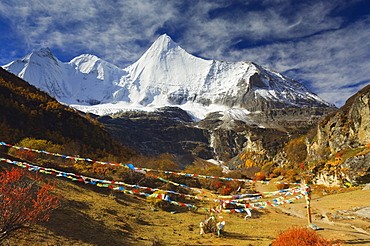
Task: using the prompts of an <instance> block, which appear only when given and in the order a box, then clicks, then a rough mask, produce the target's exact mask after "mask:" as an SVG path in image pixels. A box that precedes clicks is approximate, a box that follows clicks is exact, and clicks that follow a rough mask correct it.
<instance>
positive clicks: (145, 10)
mask: <svg viewBox="0 0 370 246" xmlns="http://www.w3.org/2000/svg"><path fill="white" fill-rule="evenodd" d="M365 2H366V1H364V0H352V1H346V0H338V1H325V0H312V1H296V0H288V1H287V0H251V1H242V0H240V1H238V0H236V1H211V0H203V1H194V0H184V1H167V0H157V1H149V0H140V1H129V0H123V1H117V0H111V1H105V0H79V1H74V0H61V1H48V0H28V1H23V0H8V1H1V2H0V22H1V21H2V20H5V21H6V23H7V32H8V33H9V37H10V36H11V37H12V40H13V41H14V44H12V45H10V44H9V45H8V46H9V50H7V51H6V50H5V48H3V49H1V48H0V51H1V54H5V52H7V57H6V58H4V55H3V57H1V58H0V61H5V60H6V59H8V60H9V59H13V58H14V56H16V55H19V50H24V52H30V51H31V50H33V49H37V48H40V47H46V46H47V47H50V48H51V49H52V51H54V52H56V53H57V54H56V55H57V57H58V58H60V59H62V60H64V61H66V59H71V58H73V57H75V56H77V55H80V54H82V53H92V54H95V55H97V56H99V57H101V58H103V59H105V60H107V61H110V62H113V63H115V64H116V65H118V66H121V67H123V66H125V65H128V64H129V63H132V62H134V61H136V60H137V59H138V58H139V57H140V56H141V55H142V54H143V52H144V51H145V50H146V49H147V48H148V47H149V46H150V44H151V43H152V42H154V41H155V39H156V38H157V37H158V36H159V35H160V34H162V33H164V32H166V33H168V34H169V35H170V36H172V37H173V38H174V40H175V41H176V42H178V43H179V44H180V45H181V46H182V47H183V48H184V49H185V50H187V51H188V52H190V53H192V54H195V55H198V56H201V57H204V58H207V59H219V60H225V61H241V60H245V61H246V60H248V61H254V62H256V63H258V64H260V65H264V66H266V67H268V68H272V69H275V70H276V71H279V72H283V73H284V74H286V75H288V76H290V77H292V78H294V79H296V80H298V81H300V82H303V83H304V84H305V85H306V86H308V87H309V88H310V89H311V90H313V91H314V92H316V93H317V94H319V95H320V96H321V97H323V98H324V99H326V100H328V101H330V102H333V103H336V104H337V105H342V104H343V103H344V101H345V100H346V99H347V98H348V97H349V96H350V95H352V94H354V93H355V92H356V91H358V90H359V89H360V88H361V87H363V86H364V85H365V84H367V83H369V81H370V76H369V74H368V73H367V70H368V68H369V65H370V64H369V63H370V59H369V57H370V56H369V55H370V54H369V53H370V47H369V46H370V42H369V37H370V28H369V27H370V17H369V15H366V11H365V12H364V11H362V12H363V13H364V14H363V16H362V17H361V18H359V19H356V22H353V21H352V22H350V21H349V17H350V16H348V14H349V13H347V12H350V11H353V10H354V8H356V6H360V7H361V6H364V3H365ZM0 42H1V40H0ZM8 46H7V47H8ZM4 47H5V46H4ZM16 47H17V48H18V50H17V48H16ZM22 55H25V54H22ZM9 61H10V60H9Z"/></svg>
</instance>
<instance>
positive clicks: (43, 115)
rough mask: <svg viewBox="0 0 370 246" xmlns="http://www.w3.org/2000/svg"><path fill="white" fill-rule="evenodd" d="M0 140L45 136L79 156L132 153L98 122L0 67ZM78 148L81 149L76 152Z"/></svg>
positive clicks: (132, 152) (14, 140)
mask: <svg viewBox="0 0 370 246" xmlns="http://www.w3.org/2000/svg"><path fill="white" fill-rule="evenodd" d="M0 105H1V107H0V141H4V142H7V143H9V144H16V143H17V142H19V141H21V140H22V139H24V138H35V139H45V140H48V141H51V142H53V143H55V144H60V145H63V146H69V147H71V148H72V149H73V150H74V151H77V152H79V153H76V154H80V155H83V154H85V155H87V154H89V155H91V153H94V155H96V156H100V158H101V157H103V156H105V155H107V153H109V154H111V155H116V156H120V157H121V158H122V159H128V158H129V157H130V156H132V155H134V154H135V152H134V151H133V150H131V149H128V148H126V147H123V146H122V145H121V144H119V143H118V142H116V141H114V140H113V139H112V138H111V137H110V136H109V134H108V132H107V131H106V130H105V129H104V128H103V127H102V125H100V124H99V123H98V122H94V121H92V120H90V119H89V118H88V117H84V116H82V115H80V114H78V113H77V112H76V111H75V110H73V109H71V108H69V107H67V106H65V105H62V104H60V103H59V102H58V101H56V100H55V99H54V98H52V97H50V96H49V95H48V94H47V93H45V92H42V91H40V90H38V89H37V88H36V87H35V86H32V85H30V84H28V83H27V82H26V81H24V80H23V79H20V78H19V77H17V76H15V75H13V74H11V73H9V72H7V71H5V70H4V69H2V68H0ZM78 150H80V151H78Z"/></svg>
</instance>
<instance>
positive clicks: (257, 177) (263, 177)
mask: <svg viewBox="0 0 370 246" xmlns="http://www.w3.org/2000/svg"><path fill="white" fill-rule="evenodd" d="M256 180H266V175H265V174H259V175H257V176H256Z"/></svg>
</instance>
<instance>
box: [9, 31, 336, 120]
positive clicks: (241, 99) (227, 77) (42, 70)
mask: <svg viewBox="0 0 370 246" xmlns="http://www.w3.org/2000/svg"><path fill="white" fill-rule="evenodd" d="M3 68H4V69H6V70H8V71H9V72H11V73H14V74H17V75H18V76H19V77H21V78H23V79H25V80H26V81H28V82H29V83H31V84H33V85H35V86H36V87H38V88H40V89H41V90H44V91H46V92H48V93H49V94H50V95H51V96H54V97H55V98H56V99H57V100H58V101H60V102H62V103H66V104H69V105H71V106H72V107H75V108H77V109H79V110H82V111H85V112H91V113H95V114H98V115H104V114H109V113H114V112H122V111H128V110H144V111H153V110H155V109H157V108H160V107H163V106H178V107H181V108H182V109H184V110H186V111H188V112H189V113H190V114H191V115H193V116H194V118H196V119H201V118H203V117H204V116H205V115H206V114H207V113H210V112H214V111H226V110H230V109H243V110H244V111H245V112H248V111H261V110H265V109H274V108H291V107H334V106H333V105H332V104H330V103H328V102H325V101H324V100H322V99H321V98H319V97H318V96H317V95H316V94H314V93H312V92H310V91H309V90H308V89H307V88H305V87H304V86H303V85H301V84H300V83H298V82H296V81H294V80H292V79H290V78H287V77H284V76H283V75H281V74H279V73H277V72H274V71H271V70H269V69H266V68H263V67H261V66H259V65H257V64H254V63H253V62H224V61H216V60H205V59H201V58H198V57H195V56H193V55H191V54H189V53H187V52H186V51H185V50H184V49H182V48H181V47H180V46H179V45H178V44H177V43H175V42H174V41H173V40H172V39H171V38H170V37H169V36H168V35H166V34H164V35H162V36H160V37H159V38H158V39H157V40H156V41H155V42H154V43H153V44H152V46H151V47H150V48H149V49H148V50H147V51H146V52H145V53H144V54H143V55H142V57H141V58H140V59H139V60H138V61H137V62H135V63H134V64H132V65H130V66H128V67H126V68H124V69H120V68H118V67H116V66H115V65H113V64H110V63H109V62H106V61H104V60H101V59H100V58H98V57H96V56H93V55H88V54H85V55H81V56H78V57H76V58H74V59H72V60H71V61H70V62H68V63H63V62H61V61H59V60H58V59H57V58H55V57H54V56H53V55H52V53H51V51H50V50H49V49H40V50H38V51H34V52H32V53H31V54H29V55H27V56H25V57H24V58H22V59H19V60H16V61H14V62H11V63H9V64H8V65H5V66H3Z"/></svg>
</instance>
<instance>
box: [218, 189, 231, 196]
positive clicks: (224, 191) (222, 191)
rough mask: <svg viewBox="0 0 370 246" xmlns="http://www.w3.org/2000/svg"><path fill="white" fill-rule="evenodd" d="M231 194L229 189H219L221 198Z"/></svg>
mask: <svg viewBox="0 0 370 246" xmlns="http://www.w3.org/2000/svg"><path fill="white" fill-rule="evenodd" d="M231 192H232V189H231V188H221V189H220V193H221V195H223V196H228V195H230V194H231Z"/></svg>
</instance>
